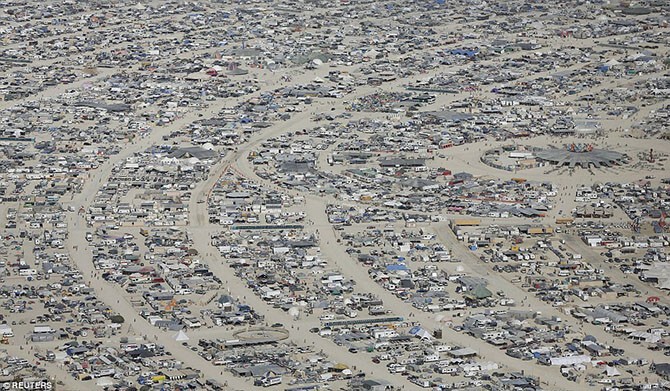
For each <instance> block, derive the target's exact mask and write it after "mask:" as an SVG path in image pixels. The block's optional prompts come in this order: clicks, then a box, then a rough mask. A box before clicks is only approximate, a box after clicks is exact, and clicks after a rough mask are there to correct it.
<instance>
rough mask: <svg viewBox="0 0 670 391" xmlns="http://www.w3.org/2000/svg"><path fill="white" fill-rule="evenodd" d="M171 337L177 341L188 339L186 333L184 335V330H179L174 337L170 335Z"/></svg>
mask: <svg viewBox="0 0 670 391" xmlns="http://www.w3.org/2000/svg"><path fill="white" fill-rule="evenodd" d="M172 338H173V339H174V340H175V341H177V342H184V341H188V340H189V339H190V338H189V337H188V335H186V333H185V332H184V330H179V332H178V333H177V334H175V335H174V337H172Z"/></svg>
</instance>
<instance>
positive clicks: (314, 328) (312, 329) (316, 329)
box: [309, 327, 320, 333]
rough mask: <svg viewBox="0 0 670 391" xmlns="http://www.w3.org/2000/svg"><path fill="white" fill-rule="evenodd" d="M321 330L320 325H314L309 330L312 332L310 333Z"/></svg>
mask: <svg viewBox="0 0 670 391" xmlns="http://www.w3.org/2000/svg"><path fill="white" fill-rule="evenodd" d="M319 330H320V329H319V328H318V327H312V328H311V329H309V332H310V333H318V332H319Z"/></svg>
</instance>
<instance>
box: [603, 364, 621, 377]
mask: <svg viewBox="0 0 670 391" xmlns="http://www.w3.org/2000/svg"><path fill="white" fill-rule="evenodd" d="M605 373H607V376H610V377H612V376H621V372H619V370H618V369H616V368H615V367H612V366H609V365H608V366H607V367H606V368H605Z"/></svg>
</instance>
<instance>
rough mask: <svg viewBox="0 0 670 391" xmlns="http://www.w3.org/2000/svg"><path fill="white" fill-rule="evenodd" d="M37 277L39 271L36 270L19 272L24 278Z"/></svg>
mask: <svg viewBox="0 0 670 391" xmlns="http://www.w3.org/2000/svg"><path fill="white" fill-rule="evenodd" d="M36 275H37V270H35V269H21V270H19V276H22V277H30V276H36Z"/></svg>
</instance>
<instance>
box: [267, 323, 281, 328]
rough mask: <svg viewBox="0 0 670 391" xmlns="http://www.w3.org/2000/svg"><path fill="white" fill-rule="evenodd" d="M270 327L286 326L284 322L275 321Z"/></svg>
mask: <svg viewBox="0 0 670 391" xmlns="http://www.w3.org/2000/svg"><path fill="white" fill-rule="evenodd" d="M270 327H275V328H280V327H284V325H283V324H282V323H274V324H272V326H270Z"/></svg>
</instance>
